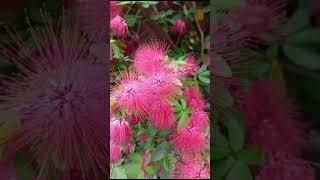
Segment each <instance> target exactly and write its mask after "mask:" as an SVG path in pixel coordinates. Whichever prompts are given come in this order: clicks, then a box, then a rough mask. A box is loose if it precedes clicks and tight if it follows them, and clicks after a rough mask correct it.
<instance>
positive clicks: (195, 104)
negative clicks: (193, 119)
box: [183, 87, 206, 110]
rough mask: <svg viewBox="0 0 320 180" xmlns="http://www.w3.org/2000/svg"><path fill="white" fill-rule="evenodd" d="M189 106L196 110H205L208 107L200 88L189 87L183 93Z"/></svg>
mask: <svg viewBox="0 0 320 180" xmlns="http://www.w3.org/2000/svg"><path fill="white" fill-rule="evenodd" d="M183 93H184V95H185V97H186V99H187V106H188V107H190V108H191V109H194V110H204V109H205V107H206V105H205V102H204V100H203V98H202V95H201V93H200V91H199V89H198V88H196V87H189V88H187V89H185V90H184V91H183Z"/></svg>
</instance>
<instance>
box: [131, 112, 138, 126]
mask: <svg viewBox="0 0 320 180" xmlns="http://www.w3.org/2000/svg"><path fill="white" fill-rule="evenodd" d="M140 120H141V118H140V117H138V116H136V115H134V114H132V115H130V116H129V123H130V124H133V125H136V124H138V123H139V122H140Z"/></svg>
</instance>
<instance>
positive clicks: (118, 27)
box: [110, 15, 128, 38]
mask: <svg viewBox="0 0 320 180" xmlns="http://www.w3.org/2000/svg"><path fill="white" fill-rule="evenodd" d="M110 29H111V31H112V33H113V34H114V35H115V36H116V37H117V38H124V37H126V36H127V34H128V26H127V23H126V21H125V19H123V18H122V17H120V16H119V15H118V16H115V17H114V18H112V19H111V21H110Z"/></svg>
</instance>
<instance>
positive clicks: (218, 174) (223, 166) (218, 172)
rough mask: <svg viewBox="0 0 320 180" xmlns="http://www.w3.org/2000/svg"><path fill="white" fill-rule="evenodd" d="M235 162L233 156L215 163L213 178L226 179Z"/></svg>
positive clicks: (216, 179)
mask: <svg viewBox="0 0 320 180" xmlns="http://www.w3.org/2000/svg"><path fill="white" fill-rule="evenodd" d="M235 162H236V160H235V159H234V158H233V157H232V156H229V157H227V158H226V159H223V160H219V161H216V162H214V166H213V173H212V175H213V177H212V178H213V179H214V180H222V179H223V177H225V176H226V174H227V173H228V172H229V170H230V169H231V168H232V167H233V166H234V163H235Z"/></svg>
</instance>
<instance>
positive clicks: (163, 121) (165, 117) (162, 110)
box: [149, 100, 175, 129]
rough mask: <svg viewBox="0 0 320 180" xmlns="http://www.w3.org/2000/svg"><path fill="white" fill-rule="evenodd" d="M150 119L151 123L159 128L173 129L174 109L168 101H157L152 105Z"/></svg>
mask: <svg viewBox="0 0 320 180" xmlns="http://www.w3.org/2000/svg"><path fill="white" fill-rule="evenodd" d="M149 117H150V121H151V123H152V124H153V125H154V126H155V127H157V128H161V129H162V128H171V127H172V125H173V123H174V117H175V116H174V113H173V108H172V106H171V104H170V103H168V102H167V101H164V100H163V101H156V102H154V103H153V104H152V106H151V108H150V111H149Z"/></svg>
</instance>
